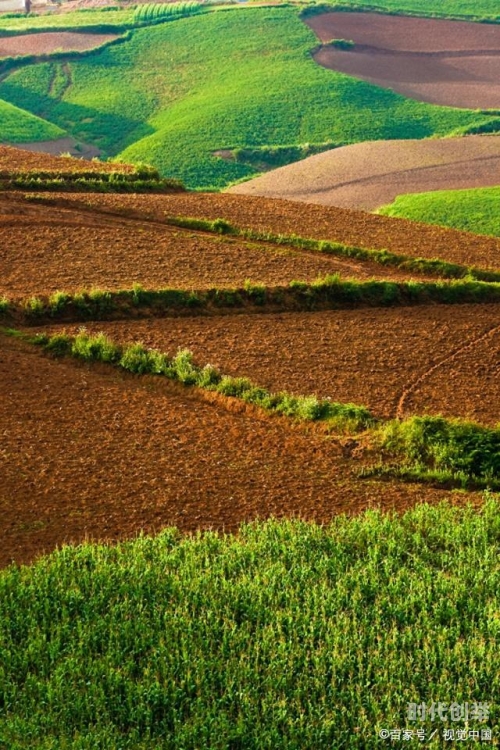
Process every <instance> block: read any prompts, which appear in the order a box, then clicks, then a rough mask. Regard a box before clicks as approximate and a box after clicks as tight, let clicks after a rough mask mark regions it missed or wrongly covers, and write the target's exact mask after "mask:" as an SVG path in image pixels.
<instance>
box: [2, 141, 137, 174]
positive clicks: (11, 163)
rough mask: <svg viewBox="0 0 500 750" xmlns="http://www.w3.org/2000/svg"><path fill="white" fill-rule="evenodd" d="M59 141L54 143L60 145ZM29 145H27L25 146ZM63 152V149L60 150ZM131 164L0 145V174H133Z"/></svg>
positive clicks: (133, 168)
mask: <svg viewBox="0 0 500 750" xmlns="http://www.w3.org/2000/svg"><path fill="white" fill-rule="evenodd" d="M61 140H64V139H59V140H58V141H54V143H55V144H56V143H60V142H61ZM27 145H29V144H27ZM60 150H64V149H60ZM134 170H135V167H134V166H132V165H131V164H118V163H116V164H115V163H108V162H101V161H87V160H85V159H70V158H68V157H65V156H54V155H52V154H50V153H45V152H33V151H28V150H26V148H14V147H13V146H2V145H0V172H36V171H42V172H63V173H69V174H73V173H74V172H133V171H134Z"/></svg>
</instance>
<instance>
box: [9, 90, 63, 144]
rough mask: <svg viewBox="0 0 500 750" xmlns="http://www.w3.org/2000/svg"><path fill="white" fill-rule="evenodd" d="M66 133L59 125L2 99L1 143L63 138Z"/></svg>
mask: <svg viewBox="0 0 500 750" xmlns="http://www.w3.org/2000/svg"><path fill="white" fill-rule="evenodd" d="M65 135H66V133H65V132H64V131H63V130H62V129H61V128H59V127H58V126H57V125H53V124H52V123H50V122H45V121H44V120H41V119H40V118H39V117H35V116H34V115H32V114H30V112H26V111H23V110H22V109H20V108H19V107H15V106H13V105H12V104H9V103H8V102H4V101H2V100H1V99H0V143H2V142H8V143H29V142H30V141H50V140H53V139H55V138H63V137H64V136H65Z"/></svg>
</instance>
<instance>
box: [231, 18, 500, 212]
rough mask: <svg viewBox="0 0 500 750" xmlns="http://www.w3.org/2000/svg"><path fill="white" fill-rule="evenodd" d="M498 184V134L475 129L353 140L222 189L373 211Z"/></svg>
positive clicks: (499, 145)
mask: <svg viewBox="0 0 500 750" xmlns="http://www.w3.org/2000/svg"><path fill="white" fill-rule="evenodd" d="M499 28H500V27H499ZM498 184H500V136H484V135H483V136H480V135H476V136H467V137H463V138H443V139H440V140H437V139H428V140H398V141H368V142H365V143H356V144H354V145H352V146H343V147H341V148H337V149H333V150H331V151H324V152H323V153H322V154H315V155H314V156H309V157H308V158H307V159H303V160H302V161H299V162H295V163H294V164H288V165H287V166H286V167H280V168H279V169H273V170H272V171H270V172H267V173H266V174H263V175H261V176H260V177H256V178H255V179H253V180H249V181H248V182H244V183H241V184H239V185H235V186H234V187H232V188H229V189H228V191H227V192H229V193H237V194H239V195H261V196H264V197H267V198H286V199H289V200H294V201H303V202H305V203H317V204H320V205H325V206H340V207H343V208H355V209H361V210H363V211H373V210H374V209H376V208H380V207H381V206H383V205H386V204H387V203H392V201H393V200H394V199H395V198H396V196H398V195H402V194H405V193H423V192H426V191H428V190H460V189H464V188H475V187H493V186H495V185H498Z"/></svg>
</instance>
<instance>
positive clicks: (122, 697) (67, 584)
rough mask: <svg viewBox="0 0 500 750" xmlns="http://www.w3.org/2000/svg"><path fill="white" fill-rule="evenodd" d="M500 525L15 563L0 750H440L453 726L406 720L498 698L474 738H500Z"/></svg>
mask: <svg viewBox="0 0 500 750" xmlns="http://www.w3.org/2000/svg"><path fill="white" fill-rule="evenodd" d="M499 518H500V507H499V505H498V501H493V500H490V502H488V503H487V504H486V505H485V506H484V508H483V509H482V510H481V511H480V512H477V511H473V510H472V509H469V510H464V509H462V510H458V509H454V510H453V509H451V508H450V507H449V506H446V505H442V506H440V507H435V508H431V507H429V506H420V507H419V508H417V509H415V510H414V511H412V512H410V513H408V514H406V515H404V516H402V517H390V516H384V515H382V514H380V515H379V514H376V513H373V512H371V513H368V514H366V515H365V516H362V517H360V518H357V519H350V520H349V519H346V518H345V517H339V518H337V519H335V520H334V521H333V522H332V524H331V526H330V527H325V528H321V527H318V526H314V525H312V524H305V523H298V522H280V523H277V522H268V523H267V524H265V525H260V526H258V525H257V526H256V525H252V526H245V527H243V528H242V529H241V532H240V535H239V536H238V537H230V536H228V537H220V536H217V535H215V534H205V535H202V536H199V537H196V538H191V539H186V538H182V536H180V535H179V534H178V533H176V532H175V531H174V530H172V529H171V530H165V531H164V532H162V533H161V534H160V535H159V536H158V537H157V538H156V539H147V538H142V539H138V540H136V541H135V542H129V543H125V544H122V545H120V546H118V547H105V546H90V545H86V546H82V547H77V548H71V547H66V548H63V549H62V550H61V551H59V552H56V553H54V554H52V555H51V556H50V557H47V558H43V559H41V560H40V561H39V562H38V563H36V564H35V565H34V566H32V567H27V568H16V567H12V568H10V569H7V570H5V571H3V572H2V573H0V639H1V643H2V680H1V682H0V705H1V707H2V714H1V718H0V744H2V746H3V747H8V748H9V750H55V749H56V748H72V750H96V749H97V748H99V750H118V748H121V749H122V750H125V748H130V749H131V750H146V749H148V750H153V749H155V750H160V749H161V750H170V749H172V750H179V749H180V748H182V749H183V750H195V749H199V748H204V749H205V748H206V749H208V748H210V749H211V750H236V749H238V750H276V748H286V749H287V750H299V748H300V749H302V748H308V749H309V748H310V749H311V750H312V749H313V748H314V750H331V748H335V750H340V748H377V747H384V746H386V744H387V741H386V743H384V742H382V741H381V740H380V739H378V733H379V732H380V731H381V730H396V729H398V728H399V730H401V729H407V730H411V731H412V733H415V734H414V738H413V742H416V741H418V740H417V735H416V731H417V729H424V731H425V735H426V739H427V741H426V743H425V746H426V747H430V748H438V747H443V746H447V745H446V743H443V739H442V734H443V730H444V729H446V728H449V724H448V723H447V724H444V723H443V722H441V721H438V722H436V721H434V722H432V721H431V720H429V719H428V720H426V721H424V722H415V721H413V722H412V721H411V719H408V704H409V703H422V702H424V703H426V704H427V705H430V703H431V702H433V701H441V702H443V703H446V704H448V705H449V704H450V703H452V702H456V703H458V704H465V703H468V704H469V705H470V706H472V704H476V703H477V702H481V703H483V702H486V703H488V704H489V705H488V707H487V708H488V710H489V718H488V719H482V720H478V719H475V718H474V716H473V715H472V714H471V717H470V719H469V722H468V729H469V730H470V731H478V732H480V731H481V730H482V731H484V730H485V729H490V730H491V731H492V732H493V736H495V733H496V732H498V729H499V719H498V709H497V707H496V706H495V705H494V704H492V702H491V700H492V697H493V696H494V695H498V691H499V689H500V682H499V674H500V660H499V652H498V638H499V635H500V615H499V611H498V599H497V594H498V587H499V585H500V579H499V569H498V545H499V543H500V523H499ZM470 710H471V711H472V712H473V711H474V709H473V708H471V709H470ZM459 727H460V728H462V727H463V722H460V724H459V725H454V728H459ZM434 730H436V732H437V735H436V736H435V737H434V738H433V739H432V740H431V741H429V738H430V735H431V733H432V732H434ZM408 744H409V745H410V743H408ZM422 744H423V743H422ZM495 744H496V742H495ZM391 746H394V744H393V745H391ZM488 746H490V747H491V746H492V744H491V742H490V743H488Z"/></svg>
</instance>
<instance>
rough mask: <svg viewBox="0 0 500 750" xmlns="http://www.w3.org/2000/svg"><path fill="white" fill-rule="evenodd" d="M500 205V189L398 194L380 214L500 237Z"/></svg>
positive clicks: (380, 210)
mask: <svg viewBox="0 0 500 750" xmlns="http://www.w3.org/2000/svg"><path fill="white" fill-rule="evenodd" d="M499 205H500V187H493V188H475V189H470V190H436V191H432V192H427V193H410V194H407V195H399V196H398V197H397V198H396V200H395V201H394V202H393V203H390V204H389V205H387V206H383V207H382V208H381V209H379V210H378V211H377V213H378V214H381V215H382V216H392V217H396V218H403V219H411V220H413V221H421V222H424V223H425V224H438V225H439V226H444V227H449V228H451V229H459V230H461V231H464V232H473V233H474V234H484V235H488V236H492V237H500V213H499V211H498V207H499Z"/></svg>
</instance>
